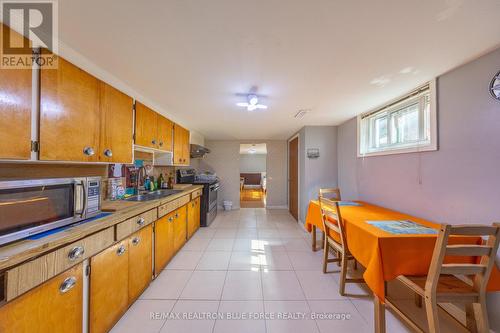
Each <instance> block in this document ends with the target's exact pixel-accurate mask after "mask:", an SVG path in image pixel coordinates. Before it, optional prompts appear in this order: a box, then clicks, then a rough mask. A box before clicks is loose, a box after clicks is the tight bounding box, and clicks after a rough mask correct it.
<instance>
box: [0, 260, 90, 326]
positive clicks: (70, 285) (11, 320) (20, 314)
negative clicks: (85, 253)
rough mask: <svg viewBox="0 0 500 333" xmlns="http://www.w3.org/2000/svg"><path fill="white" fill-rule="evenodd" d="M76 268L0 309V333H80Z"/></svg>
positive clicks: (78, 269) (79, 284) (80, 300)
mask: <svg viewBox="0 0 500 333" xmlns="http://www.w3.org/2000/svg"><path fill="white" fill-rule="evenodd" d="M82 307H83V267H82V264H79V265H77V266H75V267H73V268H71V269H70V270H68V271H66V272H64V273H61V274H60V275H57V276H56V277H54V278H52V279H50V280H49V281H47V282H45V283H43V284H42V285H40V286H38V287H36V288H34V289H32V290H30V291H28V292H27V293H26V294H24V295H22V296H20V297H18V298H16V299H14V300H13V301H11V302H9V303H7V304H5V305H4V306H2V307H0V318H1V320H0V332H16V333H30V332H55V331H57V332H68V333H81V332H82Z"/></svg>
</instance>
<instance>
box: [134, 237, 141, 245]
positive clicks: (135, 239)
mask: <svg viewBox="0 0 500 333" xmlns="http://www.w3.org/2000/svg"><path fill="white" fill-rule="evenodd" d="M140 242H141V239H140V238H139V237H134V238H133V239H132V244H133V245H137V244H139V243H140Z"/></svg>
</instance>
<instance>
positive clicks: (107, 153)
mask: <svg viewBox="0 0 500 333" xmlns="http://www.w3.org/2000/svg"><path fill="white" fill-rule="evenodd" d="M104 156H106V157H111V156H113V151H112V150H111V149H106V150H105V151H104Z"/></svg>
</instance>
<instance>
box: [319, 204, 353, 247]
mask: <svg viewBox="0 0 500 333" xmlns="http://www.w3.org/2000/svg"><path fill="white" fill-rule="evenodd" d="M319 208H320V210H321V218H322V220H323V228H324V230H325V236H326V237H327V238H330V239H331V237H330V231H333V232H335V233H337V234H338V235H339V237H340V245H341V246H342V248H343V250H344V253H348V247H347V238H346V233H345V225H344V220H343V219H342V214H341V213H340V207H339V202H338V201H334V200H330V199H326V198H324V197H322V196H320V197H319ZM334 241H335V242H337V241H336V240H334Z"/></svg>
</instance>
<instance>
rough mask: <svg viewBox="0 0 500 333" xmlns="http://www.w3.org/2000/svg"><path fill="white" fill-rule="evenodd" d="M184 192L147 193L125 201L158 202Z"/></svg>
mask: <svg viewBox="0 0 500 333" xmlns="http://www.w3.org/2000/svg"><path fill="white" fill-rule="evenodd" d="M179 192H182V190H156V191H152V192H145V193H141V194H138V195H134V196H132V197H129V198H127V199H125V201H150V200H157V199H161V198H165V197H168V196H169V195H173V194H176V193H179Z"/></svg>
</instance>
